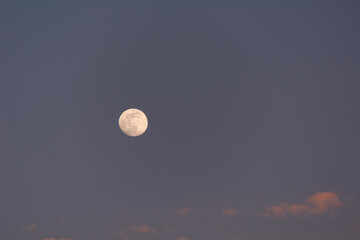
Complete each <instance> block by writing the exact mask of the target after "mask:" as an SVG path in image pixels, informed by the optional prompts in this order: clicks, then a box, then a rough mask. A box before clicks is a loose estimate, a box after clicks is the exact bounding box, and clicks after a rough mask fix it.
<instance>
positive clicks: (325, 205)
mask: <svg viewBox="0 0 360 240" xmlns="http://www.w3.org/2000/svg"><path fill="white" fill-rule="evenodd" d="M342 205H343V203H342V202H341V201H340V199H339V197H338V196H337V194H336V193H334V192H319V193H316V194H314V195H312V196H311V197H309V198H308V199H306V200H305V203H302V204H290V203H280V204H278V205H274V206H268V207H267V208H266V212H264V213H262V214H261V215H262V216H273V217H276V218H285V217H288V216H293V215H320V214H325V213H330V214H332V215H333V214H334V209H335V208H338V207H340V206H342Z"/></svg>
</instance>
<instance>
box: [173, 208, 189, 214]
mask: <svg viewBox="0 0 360 240" xmlns="http://www.w3.org/2000/svg"><path fill="white" fill-rule="evenodd" d="M176 213H177V214H179V215H181V216H186V215H189V214H190V213H191V209H190V208H189V207H183V208H181V209H178V210H176Z"/></svg>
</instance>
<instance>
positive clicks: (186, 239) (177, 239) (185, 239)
mask: <svg viewBox="0 0 360 240" xmlns="http://www.w3.org/2000/svg"><path fill="white" fill-rule="evenodd" d="M174 240H190V239H189V238H187V237H178V238H175V239H174Z"/></svg>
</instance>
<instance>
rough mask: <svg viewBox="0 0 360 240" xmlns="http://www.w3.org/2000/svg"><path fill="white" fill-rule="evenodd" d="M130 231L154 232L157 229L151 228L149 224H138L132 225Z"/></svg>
mask: <svg viewBox="0 0 360 240" xmlns="http://www.w3.org/2000/svg"><path fill="white" fill-rule="evenodd" d="M131 229H132V231H133V232H134V233H140V234H156V233H157V230H156V229H155V228H151V227H150V226H149V225H146V224H144V225H140V226H133V227H132V228H131Z"/></svg>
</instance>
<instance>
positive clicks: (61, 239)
mask: <svg viewBox="0 0 360 240" xmlns="http://www.w3.org/2000/svg"><path fill="white" fill-rule="evenodd" d="M42 240H71V238H43V239H42Z"/></svg>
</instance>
